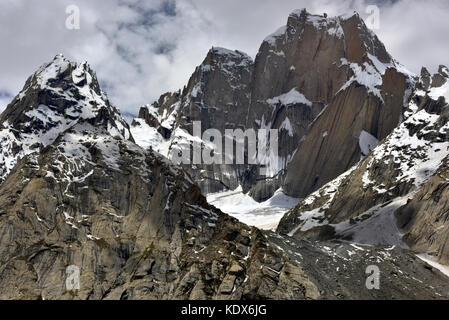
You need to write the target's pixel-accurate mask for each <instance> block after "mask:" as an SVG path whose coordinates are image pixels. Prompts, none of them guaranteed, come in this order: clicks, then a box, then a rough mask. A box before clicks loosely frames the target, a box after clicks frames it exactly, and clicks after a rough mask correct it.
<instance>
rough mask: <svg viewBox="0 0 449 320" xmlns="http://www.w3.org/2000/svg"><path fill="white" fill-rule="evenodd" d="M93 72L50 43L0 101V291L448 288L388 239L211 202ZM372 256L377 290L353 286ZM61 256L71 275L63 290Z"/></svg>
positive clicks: (303, 293) (336, 294)
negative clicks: (290, 225) (264, 219)
mask: <svg viewBox="0 0 449 320" xmlns="http://www.w3.org/2000/svg"><path fill="white" fill-rule="evenodd" d="M80 68H82V69H81V70H84V71H85V73H83V76H82V77H83V79H84V80H81V81H78V80H79V78H78V77H76V75H80V72H79V71H80ZM41 75H46V77H45V78H41ZM93 75H94V74H93V72H92V71H91V70H90V69H89V67H88V65H87V64H85V63H84V64H75V63H72V62H68V61H67V60H66V59H64V58H63V57H62V56H57V57H56V58H55V60H54V61H53V62H51V63H49V64H47V65H45V66H44V67H43V68H41V69H39V70H38V71H37V72H36V73H35V74H34V75H33V76H32V77H30V80H29V81H28V82H27V85H25V89H24V90H23V91H22V92H21V93H20V94H19V95H18V96H17V97H16V98H14V100H13V102H12V103H11V104H10V105H9V106H8V108H7V110H6V111H5V112H4V113H3V114H2V115H1V119H2V121H3V122H2V127H3V129H2V130H3V131H2V134H3V140H2V141H3V144H4V145H6V146H15V148H13V149H14V150H15V151H17V152H14V153H6V152H5V151H4V150H7V151H9V150H11V149H3V148H2V152H3V154H4V155H7V156H8V157H9V158H8V159H13V160H11V161H14V162H15V165H13V166H12V168H11V169H9V167H8V172H7V173H6V174H5V175H4V179H3V180H2V182H1V183H0V208H1V209H0V261H1V263H0V283H1V288H2V289H1V290H0V298H2V299H273V298H275V299H345V298H346V299H348V298H352V297H359V298H367V299H390V298H426V299H438V298H449V296H447V292H448V289H449V281H448V280H447V278H446V277H445V276H444V275H442V274H441V273H439V272H438V271H437V270H435V269H433V268H431V267H429V266H428V265H427V264H425V263H424V262H422V261H421V260H419V259H418V258H417V257H416V256H413V255H411V254H410V253H408V252H407V251H405V250H402V249H400V248H397V247H396V248H392V247H391V248H390V247H381V248H372V247H365V246H356V245H352V244H348V243H341V242H328V243H320V244H313V243H311V242H308V241H304V240H295V239H293V238H290V237H286V236H280V235H278V234H275V233H273V232H267V231H260V230H258V229H256V228H251V227H248V226H246V225H244V224H242V223H240V222H238V221H237V220H236V219H234V218H231V217H229V216H227V215H226V214H224V213H222V212H221V211H219V210H218V209H216V208H214V207H212V206H210V205H209V204H208V203H207V201H206V199H205V198H204V197H203V196H202V195H201V192H200V189H199V188H198V186H197V185H195V184H194V183H193V181H192V179H191V178H190V177H189V175H188V174H186V173H185V172H184V171H183V170H182V168H180V167H178V166H175V165H173V164H172V163H170V161H169V160H167V159H166V158H165V157H163V156H161V155H160V154H158V153H156V152H155V151H152V150H145V149H144V148H141V147H139V146H138V145H136V144H135V143H134V141H133V138H132V136H130V135H129V134H128V133H127V130H128V128H127V127H126V123H124V122H123V120H122V118H121V116H120V114H119V113H118V111H117V109H115V108H113V107H112V106H111V105H110V104H109V103H108V101H107V99H106V96H105V95H104V94H103V93H102V92H101V91H100V89H99V86H98V83H97V81H96V79H95V77H94V76H93ZM90 76H92V78H90ZM42 79H45V81H41V80H42ZM94 88H96V89H95V91H94ZM93 98H96V99H93ZM36 106H37V107H36ZM119 124H122V125H123V127H120V125H119ZM50 133H51V134H50ZM30 141H33V142H34V143H35V144H36V146H37V147H36V148H34V149H33V148H31V149H30V148H28V146H29V142H30ZM33 150H34V152H33ZM5 172H6V171H5ZM370 262H371V263H374V262H376V263H377V264H378V265H379V266H380V267H381V268H382V270H383V272H387V273H388V274H389V275H391V279H390V280H389V281H388V282H386V283H385V285H384V286H383V287H382V289H381V290H368V289H367V288H366V286H365V280H366V273H365V269H366V265H367V264H369V263H370ZM317 265H318V266H320V268H317ZM69 266H76V267H78V268H79V270H80V287H79V289H76V288H75V289H72V290H67V287H66V279H67V274H66V272H67V268H68V267H69ZM334 270H335V272H334ZM331 271H332V272H331ZM404 285H406V289H405V290H404V289H403V288H404Z"/></svg>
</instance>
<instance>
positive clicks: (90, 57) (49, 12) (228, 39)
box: [0, 0, 449, 113]
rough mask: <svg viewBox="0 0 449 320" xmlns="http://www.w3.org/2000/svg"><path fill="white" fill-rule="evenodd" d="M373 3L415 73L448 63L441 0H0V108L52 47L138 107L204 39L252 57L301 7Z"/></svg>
mask: <svg viewBox="0 0 449 320" xmlns="http://www.w3.org/2000/svg"><path fill="white" fill-rule="evenodd" d="M71 4H75V5H77V6H78V7H79V8H80V13H81V29H80V30H67V29H66V28H65V20H66V18H67V15H66V13H65V9H66V6H68V5H71ZM371 4H376V5H378V6H379V8H380V29H379V30H375V32H376V33H377V34H378V35H379V37H380V39H381V40H382V41H383V42H384V43H385V44H386V47H387V48H388V50H389V51H390V53H391V54H392V55H393V56H394V57H395V58H396V59H398V60H399V61H401V62H402V63H403V64H404V65H406V67H408V68H409V69H410V70H412V71H414V72H419V69H420V68H421V66H422V65H425V66H428V67H429V68H430V69H431V70H433V71H435V70H436V68H437V67H438V65H439V64H448V62H449V61H448V55H447V52H448V51H449V42H448V41H447V40H446V39H447V36H446V32H447V30H448V29H449V2H448V1H446V0H434V1H425V2H424V1H419V0H396V1H374V0H373V1H368V0H366V1H365V0H343V1H341V0H338V1H337V0H335V1H331V0H316V1H313V2H312V1H306V0H283V1H276V0H244V1H242V0H228V1H219V0H179V1H175V0H149V1H148V0H145V1H144V0H96V1H88V0H58V1H54V0H40V1H26V0H2V1H1V2H0V41H1V43H2V44H3V45H2V50H1V51H0V72H1V75H2V77H0V92H6V93H8V95H3V96H2V95H1V94H0V110H1V109H2V108H4V107H5V106H6V104H7V103H8V102H9V101H8V100H11V98H12V97H11V96H12V95H15V94H17V93H18V92H19V91H20V89H21V88H22V86H23V84H24V82H25V80H26V78H27V77H28V76H29V75H30V74H31V73H32V72H33V71H35V70H36V69H37V68H38V67H39V65H41V64H43V63H44V62H46V61H49V60H51V59H52V58H53V56H54V55H56V54H57V53H63V54H64V55H66V56H67V57H68V58H70V59H74V60H77V61H83V60H87V61H89V63H90V64H91V65H92V67H93V68H94V69H95V70H96V71H97V76H98V78H99V79H100V82H101V84H102V87H103V89H104V90H105V91H106V92H107V93H108V95H109V97H110V99H111V101H112V102H113V103H114V104H116V105H117V106H118V107H120V108H121V109H122V110H123V111H124V112H128V113H136V112H137V110H138V108H139V106H140V105H142V104H145V103H151V102H152V101H153V100H155V99H156V98H157V97H158V96H159V95H160V94H162V93H164V92H165V91H171V90H177V89H179V88H181V87H182V86H183V85H184V84H185V83H186V82H187V80H188V78H189V76H190V74H191V73H192V72H193V70H194V68H195V66H196V65H198V64H199V63H201V61H202V60H203V59H204V57H205V55H206V53H207V51H208V49H209V48H210V47H212V46H222V47H228V48H230V49H239V50H241V51H244V52H247V53H248V54H250V55H252V56H255V54H256V53H257V50H258V48H259V45H260V43H261V41H262V40H263V39H264V38H265V36H267V35H268V34H270V33H272V32H273V31H274V30H276V29H277V28H278V27H279V26H281V25H284V24H285V23H286V20H287V16H288V14H289V13H290V12H291V11H292V10H294V9H298V8H302V7H306V8H307V9H308V11H310V12H314V13H323V12H326V13H328V14H329V15H337V14H344V13H348V12H353V11H354V10H356V11H358V12H360V14H361V15H362V16H363V17H367V15H368V13H367V12H366V8H367V6H368V5H371Z"/></svg>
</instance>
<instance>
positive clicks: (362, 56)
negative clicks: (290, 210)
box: [131, 10, 414, 201]
mask: <svg viewBox="0 0 449 320" xmlns="http://www.w3.org/2000/svg"><path fill="white" fill-rule="evenodd" d="M214 59H215V60H214ZM413 85H414V82H413V78H412V77H411V75H410V74H409V73H408V72H407V71H406V70H405V69H404V68H403V67H402V66H401V65H400V64H399V63H398V62H396V61H395V60H394V59H393V58H392V57H391V56H390V54H389V53H388V52H387V51H386V49H385V47H384V45H383V44H382V43H381V42H380V41H379V39H378V38H377V36H376V35H375V34H374V33H373V32H372V31H371V30H369V29H368V28H367V27H366V25H365V24H364V22H363V20H362V19H361V17H360V16H359V15H358V14H356V13H355V14H353V15H348V16H340V17H327V16H326V17H324V16H318V15H312V14H310V13H308V12H306V11H305V10H298V11H294V12H293V13H292V14H290V16H289V18H288V21H287V24H286V26H283V27H281V28H280V29H279V30H277V31H276V32H275V33H274V34H272V35H270V36H268V37H267V38H266V39H265V40H264V41H263V43H262V45H261V47H260V49H259V52H258V54H257V56H256V59H255V61H254V62H252V60H251V59H250V58H249V57H247V56H246V55H244V54H242V53H240V52H231V51H228V50H225V49H212V50H211V51H210V52H209V54H208V56H207V57H206V59H205V61H204V62H203V64H202V65H201V66H199V67H198V68H197V69H196V71H195V73H194V74H193V75H192V77H191V79H190V81H189V84H188V86H187V87H186V88H185V89H184V90H183V92H182V93H169V94H166V95H163V96H162V97H161V98H160V99H159V101H158V102H156V103H154V104H153V105H152V106H146V107H144V108H142V109H141V112H140V115H139V118H138V119H136V120H135V122H134V125H133V126H132V128H131V130H133V132H134V136H136V137H138V138H136V139H137V142H138V143H139V144H140V145H142V146H144V147H146V146H149V145H152V146H153V148H156V149H157V148H159V149H161V148H162V149H163V151H164V152H163V153H164V154H166V155H168V154H169V153H170V152H169V150H170V149H173V148H175V149H176V145H179V144H184V145H185V144H189V143H190V142H191V141H192V140H193V138H192V137H191V135H192V134H193V133H192V128H191V127H192V122H193V121H201V124H202V132H203V131H204V130H206V129H211V128H214V129H217V130H219V131H220V130H223V129H243V130H246V129H254V130H256V131H257V130H260V129H275V130H277V132H278V145H279V148H278V152H277V154H274V153H272V152H269V153H266V152H264V151H265V150H258V160H259V164H258V165H255V166H254V165H250V164H248V162H249V161H247V162H246V164H247V165H246V166H237V165H234V166H232V165H225V166H223V165H214V166H212V169H211V168H210V166H209V167H208V166H201V165H200V166H195V167H194V168H193V170H192V166H190V168H186V169H187V170H189V172H190V173H191V174H192V175H193V176H196V177H197V179H196V181H201V183H200V186H201V189H202V191H203V193H205V194H207V193H210V192H216V191H219V190H221V189H226V188H230V189H235V188H236V187H237V186H238V185H242V187H243V189H244V191H245V192H250V194H251V195H252V196H253V197H254V198H255V199H256V200H258V201H262V200H266V199H268V198H270V197H271V196H272V195H273V194H274V193H275V191H276V190H277V189H279V188H280V187H282V189H283V190H284V192H286V193H287V194H288V195H290V196H295V197H302V198H303V197H305V196H306V195H308V194H309V193H311V192H313V191H315V190H316V189H318V188H319V187H321V186H322V185H323V184H325V183H327V182H329V181H330V180H332V179H334V178H336V177H337V176H338V175H340V174H341V173H343V172H345V171H346V170H347V169H349V168H350V167H351V166H353V165H354V164H355V163H357V162H358V161H359V160H360V159H361V157H362V156H365V155H366V154H367V153H368V152H369V151H370V150H371V149H373V148H374V146H375V145H376V144H377V143H378V141H379V140H382V139H384V138H385V137H386V136H387V135H388V134H389V133H391V131H392V130H393V129H394V128H395V127H396V126H397V125H398V123H399V122H400V121H401V119H403V112H404V111H405V107H404V106H405V104H406V102H407V101H408V99H409V97H410V92H411V89H412V88H413ZM223 115H224V116H223ZM243 115H244V116H243ZM175 118H176V119H177V120H173V119H175ZM210 119H212V120H210ZM161 122H164V124H162V123H161ZM148 126H149V127H150V128H149V127H148ZM155 128H156V129H157V132H155ZM179 129H181V130H182V133H181V132H180V131H179ZM173 132H175V133H174V134H173ZM220 132H223V131H220ZM148 137H152V138H148ZM266 140H267V141H269V139H268V137H267V138H266ZM180 141H183V142H180ZM208 143H210V141H203V144H204V145H208ZM161 146H162V147H161ZM167 146H168V147H167ZM261 167H262V168H264V174H263V175H261V174H259V172H260V170H259V169H260V168H261ZM212 185H214V186H212Z"/></svg>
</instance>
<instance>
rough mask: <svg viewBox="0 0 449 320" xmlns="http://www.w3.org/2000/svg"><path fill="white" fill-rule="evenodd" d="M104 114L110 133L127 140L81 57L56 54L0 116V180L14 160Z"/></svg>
mask: <svg viewBox="0 0 449 320" xmlns="http://www.w3.org/2000/svg"><path fill="white" fill-rule="evenodd" d="M101 112H106V113H108V114H110V117H109V120H108V130H109V132H110V133H111V135H113V136H120V137H122V138H125V139H132V138H131V134H130V132H129V126H128V124H127V123H126V121H125V120H124V119H123V118H122V117H121V116H120V115H119V112H118V111H117V109H116V108H115V107H113V106H111V104H110V103H109V100H108V98H107V96H106V95H105V94H104V93H103V92H102V91H101V90H100V87H99V85H98V81H97V78H96V75H95V73H94V72H93V71H92V70H91V69H90V67H89V65H88V64H87V63H86V62H84V63H81V64H75V63H72V62H70V61H68V60H67V59H65V58H64V57H63V56H62V55H58V56H56V57H55V58H54V59H53V61H52V62H50V63H48V64H45V65H43V66H42V67H40V68H39V70H37V71H36V72H35V73H34V74H33V75H32V76H31V77H30V78H28V80H27V81H26V83H25V86H24V88H23V90H22V91H21V92H20V93H19V94H18V95H17V96H16V97H15V98H14V100H13V101H12V102H11V103H10V104H9V105H8V107H7V109H6V110H5V111H4V112H3V113H2V114H1V115H0V146H1V149H0V183H1V182H2V181H3V180H4V179H5V177H6V176H7V175H8V174H9V173H10V171H11V170H12V169H13V168H14V166H15V165H16V163H17V161H18V160H19V159H20V158H22V157H24V156H26V155H28V154H31V153H34V152H38V151H39V150H42V149H43V148H45V147H47V146H49V145H51V144H52V143H53V142H54V141H55V140H56V139H57V138H58V136H59V135H60V134H61V133H62V132H64V131H66V130H67V129H69V128H70V127H72V126H74V125H75V124H77V123H78V122H79V121H81V120H85V119H91V118H95V117H96V116H97V115H98V114H99V113H101Z"/></svg>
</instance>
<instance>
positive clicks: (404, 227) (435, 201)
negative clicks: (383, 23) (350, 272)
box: [278, 68, 449, 264]
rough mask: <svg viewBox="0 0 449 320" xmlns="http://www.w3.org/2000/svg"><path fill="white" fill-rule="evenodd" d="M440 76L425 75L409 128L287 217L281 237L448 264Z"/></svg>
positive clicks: (448, 140) (444, 96)
mask: <svg viewBox="0 0 449 320" xmlns="http://www.w3.org/2000/svg"><path fill="white" fill-rule="evenodd" d="M440 69H444V68H440ZM440 76H443V75H442V74H441V72H438V73H437V74H436V75H434V76H432V77H430V76H428V75H427V73H426V72H423V73H422V77H421V78H420V79H418V80H417V81H418V83H417V84H416V88H417V89H416V90H414V92H413V94H412V97H411V99H410V102H409V104H408V107H407V110H406V112H405V113H404V117H405V118H404V121H403V122H402V123H401V124H400V125H399V126H398V127H397V128H396V129H394V130H393V132H392V133H391V134H390V135H388V136H387V137H386V138H385V139H384V140H383V141H382V142H381V143H380V144H379V145H378V146H377V147H376V148H374V149H373V150H372V151H371V152H370V153H369V154H368V155H367V157H365V158H364V159H363V160H362V161H361V162H359V163H358V164H357V165H355V166H353V167H352V168H351V169H349V170H348V171H347V172H345V173H344V174H342V175H341V176H340V177H338V178H337V179H335V180H333V181H331V182H330V183H328V184H326V185H325V186H324V187H322V188H321V189H319V190H318V191H316V192H314V193H312V194H311V195H310V196H308V197H306V199H305V200H303V201H302V202H300V203H299V204H298V206H297V207H296V208H294V209H292V210H291V211H290V212H289V213H287V214H286V215H285V216H284V218H283V219H282V221H281V222H280V225H279V227H278V231H279V232H280V233H282V234H289V235H291V236H294V237H297V238H301V239H304V238H307V239H313V240H325V239H326V240H329V239H346V240H351V241H355V242H359V243H366V244H374V245H380V244H383V245H387V244H389V245H398V246H402V247H405V248H407V247H410V249H412V250H413V251H414V252H416V253H419V254H421V253H426V254H429V255H430V256H433V257H434V258H436V259H437V260H438V261H440V262H442V263H444V264H447V261H448V260H447V259H448V255H447V251H446V250H445V244H446V242H447V241H446V232H445V230H446V222H447V221H446V220H447V219H446V217H445V211H446V210H445V206H446V202H447V197H446V196H445V188H446V181H445V178H444V177H445V175H446V173H447V172H446V171H447V158H448V155H449V136H448V129H449V126H448V119H449V118H448V104H447V102H448V101H449V91H448V88H449V79H448V77H447V75H446V76H445V82H443V84H441V83H442V82H441V81H438V83H437V84H436V85H435V84H431V82H430V81H429V79H431V78H433V79H439V77H440ZM432 82H433V81H432Z"/></svg>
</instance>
